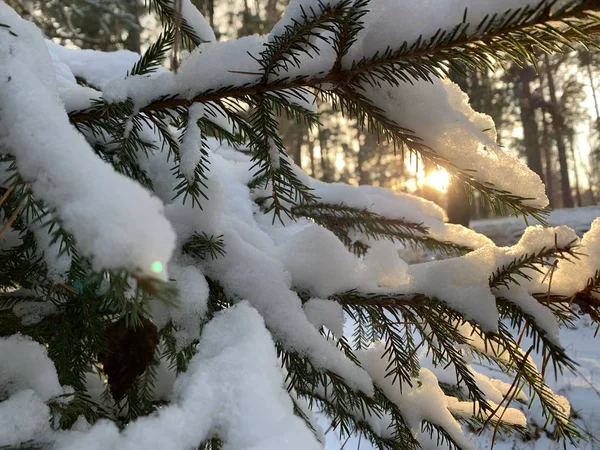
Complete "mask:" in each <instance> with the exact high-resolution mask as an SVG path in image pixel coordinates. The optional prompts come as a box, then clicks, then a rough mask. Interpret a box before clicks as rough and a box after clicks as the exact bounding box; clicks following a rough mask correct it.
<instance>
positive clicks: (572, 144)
mask: <svg viewBox="0 0 600 450" xmlns="http://www.w3.org/2000/svg"><path fill="white" fill-rule="evenodd" d="M574 141H575V134H574V133H573V131H572V130H571V131H570V132H569V147H570V149H571V156H572V157H573V174H574V175H575V200H576V202H577V206H583V202H582V201H581V192H580V190H579V174H578V173H577V157H576V155H575V153H576V152H575V142H574Z"/></svg>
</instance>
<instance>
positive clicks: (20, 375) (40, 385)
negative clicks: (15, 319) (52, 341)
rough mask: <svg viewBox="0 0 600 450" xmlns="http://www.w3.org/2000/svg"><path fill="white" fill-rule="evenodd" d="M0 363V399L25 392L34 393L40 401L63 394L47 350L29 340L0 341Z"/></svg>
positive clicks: (7, 339) (12, 337)
mask: <svg viewBox="0 0 600 450" xmlns="http://www.w3.org/2000/svg"><path fill="white" fill-rule="evenodd" d="M0 361H3V363H2V365H0V397H1V396H2V395H9V396H10V395H12V394H15V393H17V392H19V391H22V390H25V389H31V390H33V391H35V392H36V393H37V394H38V395H39V396H40V398H41V399H42V400H49V399H51V398H52V397H56V396H58V395H61V394H62V393H63V390H62V388H61V386H60V383H59V382H58V377H57V376H56V369H55V367H54V363H53V362H52V361H51V360H50V358H48V353H47V351H46V349H45V348H44V347H43V346H42V345H41V344H38V343H37V342H34V341H32V340H31V339H30V338H28V337H24V336H20V335H14V336H9V337H6V338H0ZM8 361H10V363H8Z"/></svg>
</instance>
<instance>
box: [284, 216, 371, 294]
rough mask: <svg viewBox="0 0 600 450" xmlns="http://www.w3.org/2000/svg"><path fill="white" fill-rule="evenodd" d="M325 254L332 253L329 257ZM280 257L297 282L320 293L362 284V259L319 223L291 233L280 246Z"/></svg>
mask: <svg viewBox="0 0 600 450" xmlns="http://www.w3.org/2000/svg"><path fill="white" fill-rule="evenodd" d="M324 255H328V256H327V257H326V259H325V260H323V256H324ZM279 257H280V259H281V261H282V262H283V264H284V266H285V268H286V269H287V270H288V271H289V272H290V274H291V275H292V282H293V284H294V286H295V287H296V288H298V289H299V290H306V291H308V292H310V293H312V294H313V295H316V296H318V297H327V296H330V295H332V294H335V293H337V292H343V291H347V290H350V289H353V288H356V287H358V286H359V283H360V276H361V267H360V262H359V260H358V259H357V258H356V256H355V255H353V254H352V253H350V252H349V251H348V249H347V248H346V247H345V246H344V244H342V243H341V242H340V240H339V239H338V238H337V237H336V236H335V235H334V234H333V233H332V232H331V231H329V230H327V229H325V228H323V227H320V226H318V225H313V226H308V227H306V228H304V229H303V230H301V231H300V232H298V233H296V234H295V235H293V236H290V238H289V240H288V241H287V242H286V243H284V244H283V245H282V246H281V247H279ZM330 261H335V264H330V263H329V262H330Z"/></svg>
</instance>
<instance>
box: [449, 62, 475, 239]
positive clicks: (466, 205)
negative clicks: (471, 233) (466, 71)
mask: <svg viewBox="0 0 600 450" xmlns="http://www.w3.org/2000/svg"><path fill="white" fill-rule="evenodd" d="M450 79H451V80H452V81H454V82H455V83H456V84H458V86H459V87H460V88H461V90H462V91H464V92H469V85H468V81H467V79H466V77H464V76H461V75H459V74H458V73H456V72H451V73H450ZM447 197H448V200H447V204H446V214H447V215H448V222H450V223H457V224H459V225H464V226H465V227H468V226H469V222H470V221H471V204H470V202H469V197H468V196H467V192H466V191H465V189H464V187H463V186H462V185H461V184H460V183H459V182H458V181H457V180H456V179H454V178H452V179H451V180H450V185H449V186H448V193H447Z"/></svg>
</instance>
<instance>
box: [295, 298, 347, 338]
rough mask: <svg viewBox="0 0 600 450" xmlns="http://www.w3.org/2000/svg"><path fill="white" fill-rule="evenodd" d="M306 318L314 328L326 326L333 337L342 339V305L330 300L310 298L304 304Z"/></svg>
mask: <svg viewBox="0 0 600 450" xmlns="http://www.w3.org/2000/svg"><path fill="white" fill-rule="evenodd" d="M304 313H305V314H306V318H307V319H308V321H309V322H310V323H312V324H313V325H314V326H315V327H317V328H321V327H322V326H326V327H327V328H328V329H329V331H331V332H332V333H333V335H334V336H335V337H342V335H343V332H344V320H345V318H344V310H343V309H342V305H340V304H339V303H338V302H334V301H332V300H324V299H322V298H311V299H310V300H309V301H307V302H306V303H305V304H304Z"/></svg>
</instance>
